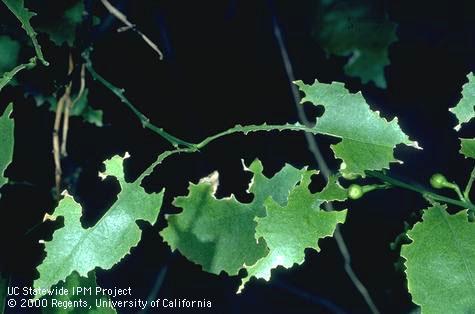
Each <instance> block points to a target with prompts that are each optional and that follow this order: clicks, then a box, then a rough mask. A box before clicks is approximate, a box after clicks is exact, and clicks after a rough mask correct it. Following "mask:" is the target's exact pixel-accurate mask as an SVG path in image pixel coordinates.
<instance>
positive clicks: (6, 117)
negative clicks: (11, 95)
mask: <svg viewBox="0 0 475 314" xmlns="http://www.w3.org/2000/svg"><path fill="white" fill-rule="evenodd" d="M12 111H13V104H9V105H8V107H7V108H6V109H5V111H4V113H3V114H2V115H1V116H0V149H1V153H0V187H2V185H4V184H5V183H7V181H8V180H7V178H5V175H4V172H5V169H7V167H8V165H9V164H10V163H11V161H12V158H13V145H14V142H15V139H14V137H13V131H14V127H15V123H14V122H13V119H11V113H12Z"/></svg>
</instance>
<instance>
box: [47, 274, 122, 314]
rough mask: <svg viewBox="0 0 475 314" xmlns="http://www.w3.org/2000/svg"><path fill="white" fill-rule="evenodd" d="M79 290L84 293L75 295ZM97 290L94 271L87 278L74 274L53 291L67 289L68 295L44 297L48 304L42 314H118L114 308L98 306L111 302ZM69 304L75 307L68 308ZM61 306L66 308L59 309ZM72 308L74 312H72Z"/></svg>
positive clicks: (56, 294) (55, 294)
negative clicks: (98, 305)
mask: <svg viewBox="0 0 475 314" xmlns="http://www.w3.org/2000/svg"><path fill="white" fill-rule="evenodd" d="M77 288H81V290H79V291H82V292H83V293H78V292H76V293H74V292H73V291H78V290H77ZM97 288H98V286H97V283H96V273H95V272H94V271H91V272H89V274H88V276H87V277H82V276H79V274H78V273H77V272H73V273H72V274H71V275H69V276H68V277H67V278H66V280H65V281H61V282H60V283H58V284H57V285H55V286H54V287H53V288H52V289H51V290H53V289H58V291H59V290H60V289H67V291H68V293H65V294H60V293H54V294H51V295H48V294H47V295H45V296H43V299H47V300H48V302H47V303H46V306H45V307H42V308H41V312H42V313H43V314H67V313H72V312H74V313H75V314H83V313H84V314H86V313H87V314H95V313H97V314H113V313H117V312H116V311H115V310H114V308H110V307H106V306H100V307H97V306H96V305H97V304H98V303H99V304H102V302H108V301H109V300H110V298H109V297H108V296H105V295H102V294H100V293H96V292H97V290H96V289H97ZM89 289H90V290H89ZM53 291H54V290H53ZM89 291H90V292H89ZM53 300H54V303H53ZM96 302H97V303H96ZM69 304H71V305H75V306H74V307H73V306H68V305H69ZM59 305H64V307H59ZM72 308H73V309H74V311H71V309H72Z"/></svg>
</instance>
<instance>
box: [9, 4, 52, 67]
mask: <svg viewBox="0 0 475 314" xmlns="http://www.w3.org/2000/svg"><path fill="white" fill-rule="evenodd" d="M2 1H3V3H5V5H6V6H7V7H8V9H9V10H10V11H11V12H12V13H13V14H14V15H15V16H16V18H17V19H18V20H19V21H20V22H21V27H23V29H24V30H25V31H26V34H27V35H28V36H29V37H30V38H31V41H32V43H33V46H34V47H35V51H36V55H37V56H38V59H39V60H40V61H41V62H42V63H43V64H44V65H49V63H48V61H46V60H45V58H44V57H43V52H42V51H41V46H40V44H39V43H38V40H37V39H36V35H37V34H36V32H35V30H34V29H33V27H32V26H31V24H30V19H31V18H32V17H33V16H35V15H36V13H34V12H31V11H29V10H28V9H27V8H25V4H24V1H23V0H2Z"/></svg>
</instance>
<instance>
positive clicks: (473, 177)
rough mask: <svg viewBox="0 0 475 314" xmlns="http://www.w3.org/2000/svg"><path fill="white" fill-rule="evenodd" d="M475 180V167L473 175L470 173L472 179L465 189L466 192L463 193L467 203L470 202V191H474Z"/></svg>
mask: <svg viewBox="0 0 475 314" xmlns="http://www.w3.org/2000/svg"><path fill="white" fill-rule="evenodd" d="M474 180H475V167H473V169H472V173H470V178H469V179H468V183H467V186H466V187H465V191H464V192H463V196H464V197H465V199H466V200H467V201H470V191H471V190H472V185H473V181H474Z"/></svg>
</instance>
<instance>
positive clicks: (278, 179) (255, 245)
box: [160, 160, 305, 275]
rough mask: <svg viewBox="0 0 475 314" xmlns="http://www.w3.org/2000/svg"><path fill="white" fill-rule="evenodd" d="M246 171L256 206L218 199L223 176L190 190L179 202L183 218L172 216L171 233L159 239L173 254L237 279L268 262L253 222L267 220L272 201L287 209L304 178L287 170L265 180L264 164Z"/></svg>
mask: <svg viewBox="0 0 475 314" xmlns="http://www.w3.org/2000/svg"><path fill="white" fill-rule="evenodd" d="M245 169H246V170H248V171H251V172H252V173H253V174H254V176H253V178H252V180H251V184H250V186H249V189H248V191H249V192H250V193H253V195H254V199H253V201H252V202H251V203H241V202H239V201H238V200H236V198H235V197H234V196H233V195H231V196H230V197H228V198H224V199H216V197H215V192H216V189H217V188H218V174H217V173H214V174H212V175H211V176H210V177H208V178H205V179H202V180H201V181H200V183H198V184H191V185H190V186H189V194H188V196H185V197H183V196H182V197H177V198H176V199H175V201H174V205H176V206H178V207H181V208H183V212H182V213H180V214H176V215H170V216H168V217H167V221H168V227H167V228H166V229H164V230H163V231H162V232H161V233H160V234H161V235H162V237H163V238H164V240H165V241H166V242H167V243H168V245H170V247H171V248H172V250H175V249H178V250H179V251H180V253H181V254H183V255H184V256H185V257H187V258H188V259H189V260H191V261H193V262H195V263H197V264H199V265H201V266H202V267H203V269H204V270H205V271H208V272H211V273H214V274H219V273H221V272H222V271H224V272H226V273H228V274H229V275H237V273H238V272H239V270H240V269H241V268H242V267H244V264H247V265H252V264H254V263H255V262H256V261H257V260H258V259H260V258H262V257H264V256H265V255H266V254H267V247H266V246H265V244H264V243H262V241H256V239H255V237H254V233H255V228H256V222H255V221H254V218H255V217H256V216H260V215H263V214H265V207H264V201H265V200H266V199H267V198H268V197H272V198H273V199H275V200H276V201H277V202H278V203H279V204H282V205H285V204H286V202H287V197H288V195H289V192H290V190H292V188H293V187H294V186H295V185H296V184H297V182H299V181H300V179H301V178H302V175H303V173H304V172H305V170H304V169H303V170H299V169H296V168H294V167H292V166H290V165H286V166H285V167H284V168H282V170H280V171H279V172H278V173H277V174H275V175H274V176H273V177H272V178H266V177H265V176H264V175H263V174H262V170H263V167H262V164H261V162H260V161H259V160H256V161H254V162H253V163H252V164H251V165H250V166H249V167H248V168H247V167H245Z"/></svg>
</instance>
